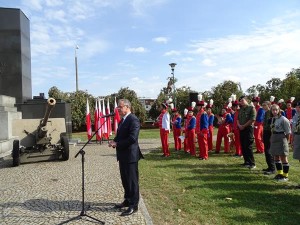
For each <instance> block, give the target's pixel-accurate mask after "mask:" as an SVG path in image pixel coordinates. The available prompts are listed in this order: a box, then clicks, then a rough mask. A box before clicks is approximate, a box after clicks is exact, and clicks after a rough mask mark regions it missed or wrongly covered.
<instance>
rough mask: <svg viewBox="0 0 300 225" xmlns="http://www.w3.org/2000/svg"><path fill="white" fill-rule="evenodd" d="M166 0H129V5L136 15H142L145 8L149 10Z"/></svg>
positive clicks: (166, 0)
mask: <svg viewBox="0 0 300 225" xmlns="http://www.w3.org/2000/svg"><path fill="white" fill-rule="evenodd" d="M166 2H168V0H151V1H149V0H131V2H130V5H131V6H132V8H133V13H134V15H136V16H144V15H145V13H146V9H147V10H149V9H151V8H153V7H156V6H161V5H164V4H165V3H166Z"/></svg>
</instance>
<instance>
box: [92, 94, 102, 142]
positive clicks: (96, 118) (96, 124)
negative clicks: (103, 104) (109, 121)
mask: <svg viewBox="0 0 300 225" xmlns="http://www.w3.org/2000/svg"><path fill="white" fill-rule="evenodd" d="M94 115H95V116H94V117H95V120H94V121H95V122H94V123H95V124H94V126H95V132H96V131H98V128H99V127H100V126H99V124H98V121H99V108H98V99H96V100H95V113H94ZM100 139H101V137H100V136H99V131H98V132H97V133H96V140H97V141H99V140H100Z"/></svg>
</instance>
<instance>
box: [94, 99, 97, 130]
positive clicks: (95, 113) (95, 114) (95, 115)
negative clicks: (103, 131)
mask: <svg viewBox="0 0 300 225" xmlns="http://www.w3.org/2000/svg"><path fill="white" fill-rule="evenodd" d="M97 105H98V103H97V99H96V100H95V112H94V121H95V122H94V127H95V131H96V130H98V106H97Z"/></svg>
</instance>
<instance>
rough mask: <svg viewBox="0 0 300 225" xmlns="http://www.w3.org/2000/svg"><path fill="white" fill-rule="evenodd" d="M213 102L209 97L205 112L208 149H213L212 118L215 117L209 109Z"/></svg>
mask: <svg viewBox="0 0 300 225" xmlns="http://www.w3.org/2000/svg"><path fill="white" fill-rule="evenodd" d="M213 104H214V100H212V99H210V100H209V104H207V106H206V112H207V116H208V135H207V144H208V151H212V150H213V136H214V119H215V115H214V114H213V113H212V111H211V108H212V106H213Z"/></svg>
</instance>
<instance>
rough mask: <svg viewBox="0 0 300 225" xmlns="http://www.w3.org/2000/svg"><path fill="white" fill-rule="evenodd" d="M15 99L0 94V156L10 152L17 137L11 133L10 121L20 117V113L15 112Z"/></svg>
mask: <svg viewBox="0 0 300 225" xmlns="http://www.w3.org/2000/svg"><path fill="white" fill-rule="evenodd" d="M15 103H16V99H15V98H13V97H9V96H5V95H0V158H1V157H4V156H6V155H9V154H11V151H12V148H13V141H14V140H15V139H18V137H15V136H13V135H12V121H13V120H14V119H21V118H22V113H21V112H17V108H16V107H15Z"/></svg>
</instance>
